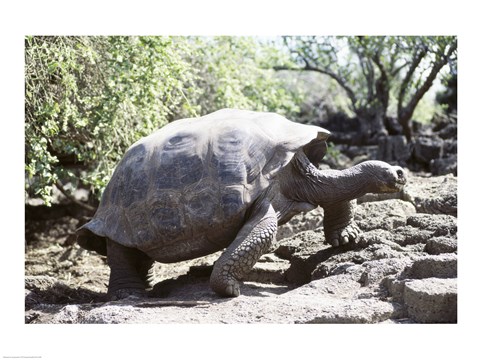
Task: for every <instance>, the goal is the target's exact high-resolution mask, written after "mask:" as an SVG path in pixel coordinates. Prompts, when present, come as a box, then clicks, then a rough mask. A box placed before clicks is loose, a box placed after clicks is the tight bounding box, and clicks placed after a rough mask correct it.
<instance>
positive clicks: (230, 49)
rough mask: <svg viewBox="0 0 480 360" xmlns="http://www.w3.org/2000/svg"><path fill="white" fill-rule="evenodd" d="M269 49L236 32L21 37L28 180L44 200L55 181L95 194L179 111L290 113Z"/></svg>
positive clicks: (31, 191) (30, 191) (292, 102)
mask: <svg viewBox="0 0 480 360" xmlns="http://www.w3.org/2000/svg"><path fill="white" fill-rule="evenodd" d="M279 56H281V54H279V53H278V52H277V51H276V50H275V48H274V47H272V46H270V45H267V44H264V43H263V44H262V43H260V42H259V41H257V39H255V38H241V37H216V38H205V37H125V36H113V37H101V36H95V37H37V36H28V37H26V39H25V147H26V149H25V150H26V151H25V153H26V158H25V179H26V181H25V183H26V193H27V196H36V197H41V198H42V199H43V200H44V202H45V203H46V204H47V205H48V204H50V202H51V199H52V189H53V186H54V185H55V184H57V183H58V181H61V182H71V183H72V184H73V185H74V187H75V186H79V185H80V184H82V185H83V186H87V187H88V188H90V189H91V190H92V192H93V193H94V194H95V195H96V197H99V196H100V194H101V192H102V190H103V189H104V187H105V186H106V184H107V182H108V180H109V178H110V176H111V174H112V172H113V169H114V167H115V165H116V164H117V162H118V161H119V160H120V158H121V156H122V155H123V154H124V152H125V150H126V148H127V147H128V146H130V145H131V144H132V143H133V142H135V141H136V140H137V139H139V138H140V137H142V136H145V135H147V134H149V133H151V132H152V131H154V130H155V129H157V128H159V127H161V126H163V125H165V124H166V123H167V122H169V121H172V120H174V119H177V118H182V117H189V116H198V115H203V114H206V113H209V112H212V111H215V110H218V109H220V108H224V107H236V108H244V109H251V110H262V111H276V112H280V113H283V114H286V115H292V114H294V113H295V112H296V111H298V107H297V105H296V104H297V103H298V101H299V98H298V97H295V96H294V95H293V93H294V92H293V91H291V90H287V88H286V87H285V86H284V82H283V81H282V80H281V79H280V78H278V77H277V75H276V74H275V73H274V71H273V70H271V69H269V67H270V65H271V62H272V61H273V59H275V58H278V57H279Z"/></svg>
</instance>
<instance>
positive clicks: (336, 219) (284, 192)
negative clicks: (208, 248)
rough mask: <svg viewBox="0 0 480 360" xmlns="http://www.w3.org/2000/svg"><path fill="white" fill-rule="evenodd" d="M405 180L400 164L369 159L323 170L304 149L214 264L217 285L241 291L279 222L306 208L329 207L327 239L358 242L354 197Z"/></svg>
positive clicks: (395, 187)
mask: <svg viewBox="0 0 480 360" xmlns="http://www.w3.org/2000/svg"><path fill="white" fill-rule="evenodd" d="M405 183H406V177H405V174H404V171H403V170H402V169H401V168H400V167H398V166H391V165H389V164H387V163H385V162H382V161H366V162H364V163H361V164H359V165H356V166H354V167H352V168H349V169H346V170H323V171H320V170H318V169H317V168H316V167H315V166H313V165H312V164H311V162H310V161H309V160H308V158H307V157H306V155H305V154H304V153H303V152H299V153H298V154H297V155H295V157H294V158H293V159H292V161H291V163H290V164H289V166H287V167H286V168H285V169H284V170H283V171H282V173H280V174H279V176H278V181H276V182H274V183H273V184H272V188H271V189H269V190H270V191H267V192H266V194H265V196H264V199H262V200H261V207H260V210H259V211H257V213H256V214H254V215H253V216H252V217H251V219H250V220H249V221H248V222H247V223H246V224H245V225H244V227H243V228H242V229H241V231H240V232H239V234H238V236H237V238H236V239H235V241H234V242H233V243H232V244H231V245H230V246H229V247H228V248H227V250H226V251H225V252H224V253H223V254H222V256H221V257H220V259H219V260H218V261H217V262H216V263H215V266H214V270H213V273H212V276H211V280H210V284H211V286H212V288H213V289H214V290H215V291H216V292H217V293H218V294H220V295H223V296H231V297H234V296H238V295H239V294H240V286H239V282H238V280H240V279H242V277H243V276H244V275H245V274H247V273H248V272H249V271H250V270H251V269H252V267H253V266H254V265H255V263H256V262H257V260H258V259H259V258H260V256H261V255H263V254H264V253H266V252H268V250H269V247H270V245H271V243H272V241H273V239H274V237H275V234H276V230H277V225H278V224H283V223H285V222H287V221H288V220H289V219H290V218H291V217H292V216H294V215H296V214H298V213H299V212H301V211H308V210H312V209H314V208H316V207H317V206H321V207H323V208H324V210H325V217H324V231H325V239H326V241H327V242H328V243H329V244H331V245H332V246H339V245H344V244H347V243H349V242H355V241H356V240H357V239H358V235H359V233H360V230H359V228H358V227H357V225H356V224H355V222H354V221H353V208H354V206H353V203H354V202H353V201H352V200H353V199H356V198H358V197H360V196H362V195H364V194H366V193H388V192H397V191H400V190H401V188H402V186H403V185H404V184H405ZM272 190H273V191H272ZM277 190H278V191H277Z"/></svg>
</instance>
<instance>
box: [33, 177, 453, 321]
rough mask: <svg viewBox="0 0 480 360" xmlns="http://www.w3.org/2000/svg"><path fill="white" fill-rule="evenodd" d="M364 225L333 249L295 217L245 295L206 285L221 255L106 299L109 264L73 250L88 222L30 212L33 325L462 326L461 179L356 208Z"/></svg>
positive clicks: (159, 271) (434, 181) (318, 228)
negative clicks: (132, 294)
mask: <svg viewBox="0 0 480 360" xmlns="http://www.w3.org/2000/svg"><path fill="white" fill-rule="evenodd" d="M38 209H40V208H38ZM38 209H37V210H38ZM51 211H54V210H51ZM355 217H356V221H357V223H358V224H359V226H360V228H361V229H362V230H363V234H362V235H361V238H360V241H359V243H358V244H355V245H348V246H346V247H343V248H336V249H333V248H331V247H330V246H328V245H326V244H324V236H323V229H322V211H321V209H318V210H315V211H313V212H311V213H308V214H303V215H299V216H297V217H296V218H294V219H292V220H291V221H290V223H289V224H287V225H285V226H283V227H282V228H281V229H280V230H279V233H278V239H277V242H276V243H275V245H274V246H273V247H272V249H271V252H270V253H269V254H266V255H264V256H263V257H262V258H261V259H260V261H259V262H258V263H257V265H256V266H255V268H254V269H253V271H252V272H251V273H250V274H249V275H248V277H247V278H246V279H245V281H244V284H243V285H242V288H241V295H240V296H239V297H238V298H234V299H224V298H219V297H218V296H216V295H215V293H213V291H212V290H211V289H210V287H209V284H208V275H209V272H210V271H211V265H212V264H213V263H214V261H215V260H216V258H217V257H218V255H219V254H218V253H217V254H213V255H210V256H207V257H205V258H200V259H196V260H192V261H187V262H182V263H177V264H168V265H165V264H156V265H155V281H156V284H155V285H154V287H153V288H152V289H151V291H150V294H149V295H150V296H149V297H148V298H145V299H142V300H122V301H116V302H109V301H107V299H106V297H105V294H106V291H107V283H108V276H109V269H108V266H107V265H106V259H105V257H101V256H99V255H97V254H94V253H90V252H89V251H86V250H84V249H81V248H80V247H79V246H78V245H77V244H76V243H75V236H74V231H75V229H76V228H77V227H78V226H79V224H80V223H81V222H82V221H84V219H82V216H81V214H78V213H72V212H71V211H70V213H69V211H65V209H61V210H58V213H57V214H48V215H47V214H44V215H40V216H39V215H38V213H37V215H36V216H29V213H28V212H27V219H26V224H25V234H26V253H25V323H27V324H58V323H63V324H65V323H68V324H72V323H75V324H79V323H109V324H114V323H142V324H143V323H156V324H160V323H278V324H280V323H289V324H300V323H456V322H457V178H456V177H455V176H452V175H446V176H438V177H427V176H418V175H414V174H410V176H409V184H408V185H407V186H406V187H405V189H404V191H403V192H402V193H400V194H396V195H395V196H394V197H392V196H390V197H379V196H372V195H366V196H364V197H363V198H361V199H359V201H358V206H357V212H356V215H355Z"/></svg>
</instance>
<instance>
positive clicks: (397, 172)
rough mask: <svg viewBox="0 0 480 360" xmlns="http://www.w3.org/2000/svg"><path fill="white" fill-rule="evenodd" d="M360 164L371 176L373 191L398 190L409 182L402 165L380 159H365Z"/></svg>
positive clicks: (386, 191)
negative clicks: (391, 163)
mask: <svg viewBox="0 0 480 360" xmlns="http://www.w3.org/2000/svg"><path fill="white" fill-rule="evenodd" d="M359 165H361V166H362V168H363V171H365V173H366V174H367V175H368V176H369V177H370V181H369V183H370V186H371V189H370V190H371V192H374V193H393V192H398V191H401V190H402V188H403V186H404V185H405V184H406V183H407V177H406V174H405V170H403V169H402V168H401V167H400V166H394V165H390V164H387V163H386V162H383V161H378V160H370V161H365V162H363V163H361V164H359Z"/></svg>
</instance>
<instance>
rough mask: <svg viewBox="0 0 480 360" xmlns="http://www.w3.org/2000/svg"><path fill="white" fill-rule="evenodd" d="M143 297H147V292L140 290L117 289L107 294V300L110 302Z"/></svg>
mask: <svg viewBox="0 0 480 360" xmlns="http://www.w3.org/2000/svg"><path fill="white" fill-rule="evenodd" d="M145 297H147V292H146V291H145V290H142V289H118V290H113V291H109V292H108V299H109V300H110V301H117V300H123V299H131V300H138V299H143V298H145Z"/></svg>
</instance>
